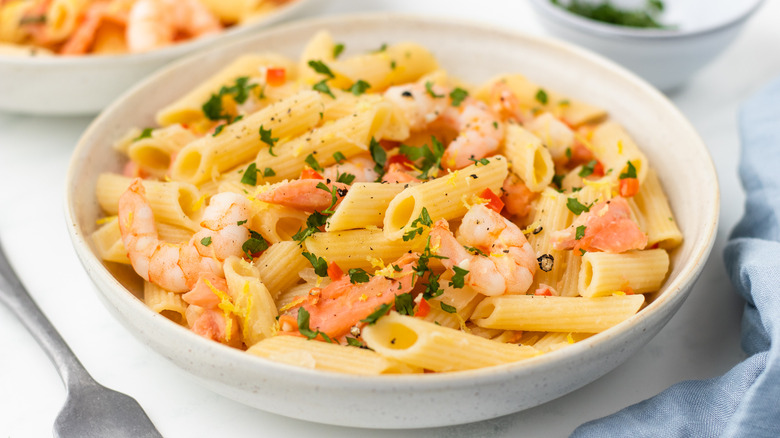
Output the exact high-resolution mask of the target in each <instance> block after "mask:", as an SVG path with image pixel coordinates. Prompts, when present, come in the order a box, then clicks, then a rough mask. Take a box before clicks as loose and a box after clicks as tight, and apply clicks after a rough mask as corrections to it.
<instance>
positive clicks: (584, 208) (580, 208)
mask: <svg viewBox="0 0 780 438" xmlns="http://www.w3.org/2000/svg"><path fill="white" fill-rule="evenodd" d="M592 206H593V203H590V204H589V205H584V204H582V203H580V201H578V200H577V198H568V199H567V200H566V207H568V208H569V211H571V212H572V213H574V214H576V215H577V216H579V215H581V214H582V213H585V212H588V211H590V208H591V207H592Z"/></svg>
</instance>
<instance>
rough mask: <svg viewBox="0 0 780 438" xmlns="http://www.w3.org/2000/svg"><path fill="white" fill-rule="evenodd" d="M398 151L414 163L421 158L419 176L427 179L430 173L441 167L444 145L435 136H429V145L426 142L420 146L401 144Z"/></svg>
mask: <svg viewBox="0 0 780 438" xmlns="http://www.w3.org/2000/svg"><path fill="white" fill-rule="evenodd" d="M398 152H399V153H401V154H402V155H405V156H406V158H408V159H409V160H410V161H413V162H415V163H416V162H417V161H418V160H420V159H422V162H421V163H419V167H420V170H421V171H422V173H421V174H420V175H419V178H420V179H428V178H430V177H431V175H430V173H436V172H438V171H439V169H441V159H442V157H443V156H444V145H443V144H442V143H441V142H440V141H439V140H438V139H436V137H434V136H431V146H430V147H429V146H428V145H427V144H425V145H422V146H420V147H414V146H407V145H403V144H402V145H401V147H400V148H399V150H398Z"/></svg>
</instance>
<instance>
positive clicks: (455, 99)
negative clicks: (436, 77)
mask: <svg viewBox="0 0 780 438" xmlns="http://www.w3.org/2000/svg"><path fill="white" fill-rule="evenodd" d="M468 95H469V92H468V91H466V90H464V89H463V88H460V87H456V88H455V89H454V90H452V91H451V92H450V99H452V106H460V104H461V102H463V100H464V99H465V98H466V97H468Z"/></svg>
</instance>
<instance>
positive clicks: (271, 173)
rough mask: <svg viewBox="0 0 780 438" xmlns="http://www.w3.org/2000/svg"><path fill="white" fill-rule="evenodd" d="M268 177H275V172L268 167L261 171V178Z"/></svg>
mask: <svg viewBox="0 0 780 438" xmlns="http://www.w3.org/2000/svg"><path fill="white" fill-rule="evenodd" d="M269 176H276V172H274V170H273V169H271V168H270V167H266V168H265V169H263V178H268V177H269Z"/></svg>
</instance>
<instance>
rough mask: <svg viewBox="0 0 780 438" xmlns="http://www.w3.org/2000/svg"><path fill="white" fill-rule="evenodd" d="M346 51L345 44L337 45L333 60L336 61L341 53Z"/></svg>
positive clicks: (334, 48)
mask: <svg viewBox="0 0 780 438" xmlns="http://www.w3.org/2000/svg"><path fill="white" fill-rule="evenodd" d="M343 51H344V44H343V43H337V44H335V45H334V46H333V58H334V59H336V58H338V57H339V55H341V52H343Z"/></svg>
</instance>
